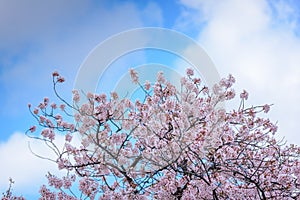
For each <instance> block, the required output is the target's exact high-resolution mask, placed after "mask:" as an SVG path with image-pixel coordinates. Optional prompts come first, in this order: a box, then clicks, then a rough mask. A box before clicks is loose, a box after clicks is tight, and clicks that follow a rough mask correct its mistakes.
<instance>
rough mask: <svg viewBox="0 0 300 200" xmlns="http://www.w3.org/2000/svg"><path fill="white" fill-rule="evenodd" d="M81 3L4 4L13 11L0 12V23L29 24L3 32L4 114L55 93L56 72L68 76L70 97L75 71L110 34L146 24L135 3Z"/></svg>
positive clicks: (17, 112) (23, 109) (0, 73)
mask: <svg viewBox="0 0 300 200" xmlns="http://www.w3.org/2000/svg"><path fill="white" fill-rule="evenodd" d="M80 2H81V1H80ZM80 2H75V3H71V2H69V4H72V5H70V7H68V2H67V3H60V1H54V2H52V3H49V4H51V5H49V6H48V7H47V4H45V5H44V4H43V3H39V2H38V1H37V2H35V1H28V2H26V5H24V6H23V5H21V4H19V6H17V5H18V4H17V3H16V2H15V1H12V2H10V3H2V2H1V3H0V9H4V8H6V9H7V10H9V11H10V12H5V13H1V12H0V19H1V22H0V25H3V27H6V26H9V24H11V23H12V24H14V23H13V22H12V20H17V19H18V20H20V21H18V20H17V22H16V23H17V24H15V25H13V26H18V24H23V23H25V25H24V26H25V27H26V28H24V29H25V30H23V29H20V30H19V31H16V32H14V31H12V30H11V31H9V30H6V32H3V33H2V32H1V33H2V34H0V39H1V41H7V45H8V46H7V47H8V48H5V52H4V53H5V54H6V56H4V58H3V60H1V59H2V58H1V53H0V65H2V66H1V67H2V69H1V70H0V83H1V86H2V87H3V88H4V89H5V90H4V91H2V94H3V97H5V98H2V99H0V103H1V104H2V105H4V106H3V109H1V111H0V114H3V115H4V114H5V115H6V114H8V115H20V113H25V112H27V111H26V105H27V103H28V102H29V101H30V102H32V103H33V104H36V103H38V102H39V100H40V99H41V98H43V96H45V95H47V96H50V97H52V94H53V92H52V89H51V87H52V83H51V72H52V71H54V70H58V71H60V72H61V74H62V75H64V76H65V77H66V80H67V82H66V84H64V86H63V87H64V88H65V89H64V93H65V96H66V97H70V94H71V93H70V91H71V89H72V87H73V81H74V79H75V77H76V72H77V70H78V69H79V66H80V64H81V63H82V62H83V60H84V59H85V57H86V56H87V55H88V53H89V52H90V51H91V50H92V49H93V48H94V47H95V46H96V45H98V44H99V43H100V42H102V41H103V40H105V39H106V38H107V37H110V36H111V35H113V34H116V33H119V32H120V31H124V30H127V29H131V28H137V27H140V26H142V24H143V22H142V21H141V19H140V14H141V13H140V11H139V10H137V8H136V6H135V5H134V4H133V3H120V4H112V5H111V6H106V5H105V4H99V5H90V4H89V3H80ZM15 4H16V5H15ZM24 4H25V3H24ZM73 4H74V5H73ZM36 5H37V6H36ZM150 8H151V6H150ZM150 8H149V9H150ZM146 10H147V9H146ZM13 11H14V12H13ZM52 12H54V13H56V14H55V15H54V14H53V13H52ZM141 12H142V11H141ZM12 13H14V14H12ZM40 14H41V16H40ZM27 15H28V16H27ZM53 15H54V16H53ZM39 18H40V19H39ZM44 18H47V20H46V19H45V20H43V19H44ZM155 19H156V18H155ZM157 19H159V17H157ZM22 26H23V25H22ZM48 30H49V32H48ZM27 32H28V33H27ZM17 41H20V42H17ZM20 43H21V44H23V45H20ZM24 44H26V45H24ZM1 45H2V43H1V44H0V52H1V47H3V46H1ZM3 45H4V44H3ZM117 47H118V46H117V44H116V46H115V48H117ZM24 49H25V50H24ZM5 60H6V61H5Z"/></svg>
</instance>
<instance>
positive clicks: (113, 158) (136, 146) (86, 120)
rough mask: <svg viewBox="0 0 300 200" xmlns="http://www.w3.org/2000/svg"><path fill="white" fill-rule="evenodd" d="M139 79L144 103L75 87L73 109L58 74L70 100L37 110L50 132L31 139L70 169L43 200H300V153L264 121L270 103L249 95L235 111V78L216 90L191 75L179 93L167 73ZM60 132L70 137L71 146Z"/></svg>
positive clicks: (189, 71)
mask: <svg viewBox="0 0 300 200" xmlns="http://www.w3.org/2000/svg"><path fill="white" fill-rule="evenodd" d="M130 74H131V77H132V80H133V82H134V83H136V84H139V85H140V86H141V87H142V89H143V91H144V92H145V95H144V97H141V99H136V100H131V99H128V98H123V99H120V98H119V97H118V94H117V93H115V92H112V93H111V95H110V96H109V97H108V96H107V95H106V94H92V93H87V94H86V95H81V94H80V92H79V91H76V90H74V91H73V92H72V93H73V102H71V103H68V102H66V101H65V100H64V99H63V98H62V97H61V96H60V95H59V94H58V93H57V91H56V86H57V84H59V83H62V82H64V78H63V77H61V76H60V75H59V73H57V72H54V73H53V83H54V88H55V93H56V95H57V96H58V97H59V99H61V101H62V104H61V105H60V106H58V105H57V104H55V103H52V104H50V103H49V99H48V98H45V99H44V100H43V101H42V102H41V103H40V104H39V105H38V106H37V108H31V105H30V106H29V107H30V111H31V113H32V115H33V116H34V117H35V118H36V120H37V122H38V125H39V127H42V128H43V130H41V132H40V135H39V136H35V135H33V133H29V132H35V131H36V130H37V127H36V126H33V127H31V128H30V129H29V132H28V133H27V134H28V136H29V137H33V138H35V139H37V140H41V141H43V142H45V143H46V144H47V145H48V147H49V148H51V149H52V150H53V151H54V152H55V153H56V155H57V160H55V162H56V163H57V165H58V168H59V169H61V170H65V171H66V176H64V177H62V178H59V177H57V176H55V175H52V174H50V173H49V174H48V175H47V178H48V180H49V183H48V186H45V185H43V186H42V187H41V189H40V194H41V199H53V198H57V199H84V198H90V199H96V198H98V199H121V198H122V199H149V198H152V199H291V198H294V199H296V198H300V161H299V153H300V148H299V147H297V146H295V145H291V146H287V145H285V144H284V143H281V142H280V141H277V140H276V139H275V137H274V134H275V133H276V131H277V126H276V124H273V123H272V122H271V121H270V120H269V119H268V118H263V117H262V115H263V114H264V113H267V112H268V111H269V110H270V105H268V104H266V105H262V106H251V107H246V106H245V101H246V100H247V99H248V92H247V91H245V90H244V91H243V92H242V93H241V94H240V96H239V97H240V100H241V104H240V105H239V106H238V107H237V108H236V109H234V110H230V111H228V110H226V109H225V108H224V107H223V106H222V105H223V103H224V102H226V101H229V100H231V99H233V98H235V91H234V89H233V84H234V83H235V79H234V77H233V76H232V75H229V76H228V77H227V78H224V79H222V80H221V81H220V82H219V83H218V84H216V85H215V86H214V87H213V88H208V87H207V86H205V85H203V83H202V81H201V79H200V78H198V77H194V71H193V70H192V69H187V74H186V76H185V77H182V78H181V86H180V88H176V87H175V86H174V85H173V84H172V83H170V82H168V81H167V79H166V78H165V77H164V75H163V73H162V72H159V73H158V75H157V81H156V82H155V83H153V84H151V83H150V82H148V81H146V82H145V83H144V84H141V83H140V82H139V79H138V74H137V72H135V71H134V70H133V69H131V70H130ZM84 100H85V101H84ZM82 102H83V103H82ZM59 108H60V111H59ZM67 109H69V110H70V111H68V110H67ZM70 117H72V119H73V121H72V122H69V121H68V119H70ZM57 132H61V133H63V134H65V144H64V146H63V148H62V149H59V148H58V147H57V145H56V143H55V139H56V137H55V135H56V134H57ZM75 135H80V137H81V143H80V144H79V145H76V144H73V143H72V139H73V137H74V136H75ZM74 183H76V184H74ZM76 185H77V186H78V188H77V189H75V190H74V187H76ZM49 188H51V189H49ZM74 191H79V193H78V192H74Z"/></svg>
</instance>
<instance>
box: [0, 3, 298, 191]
mask: <svg viewBox="0 0 300 200" xmlns="http://www.w3.org/2000/svg"><path fill="white" fill-rule="evenodd" d="M299 13H300V5H299V3H298V1H296V0H286V1H283V0H282V1H280V0H275V1H264V0H249V1H238V0H224V1H217V0H212V1H204V0H178V1H176V0H173V1H172V0H166V1H159V0H157V1H151V0H145V1H117V0H115V1H108V0H107V1H92V0H90V1H79V0H76V1H71V0H66V1H59V0H54V1H47V2H46V3H45V2H41V1H35V0H26V1H17V0H11V1H4V0H2V1H1V0H0V27H1V31H0V91H1V98H0V104H1V108H0V121H1V131H0V161H1V163H4V164H2V165H1V171H0V191H3V190H4V189H5V188H6V186H7V181H6V180H8V177H9V176H11V177H13V178H14V179H15V181H16V184H15V191H16V192H17V193H23V194H25V195H28V196H30V195H34V194H36V193H37V189H38V185H39V184H41V183H43V182H44V181H45V179H44V174H45V173H46V172H47V171H49V170H55V166H53V165H51V164H49V163H47V162H45V161H41V160H39V159H37V158H34V157H33V156H32V155H31V154H30V152H28V148H27V142H28V139H27V138H26V137H24V134H23V133H24V131H25V130H27V129H28V127H29V126H30V125H32V124H33V123H34V121H33V119H32V118H31V116H30V114H29V112H28V110H27V103H28V102H31V103H32V104H34V105H35V104H38V102H39V101H40V100H41V99H42V98H43V97H44V96H48V97H50V98H53V93H52V85H51V72H52V71H54V70H58V71H60V72H61V74H63V75H64V76H65V77H66V79H67V82H66V83H65V84H64V86H63V88H62V92H63V94H64V95H65V96H66V97H67V98H69V94H70V93H69V92H70V91H71V89H72V86H73V81H74V79H75V76H76V73H77V70H78V69H79V66H80V65H81V63H82V62H83V60H84V59H85V57H86V56H87V55H88V54H89V52H90V51H91V50H92V49H93V48H94V47H95V46H96V45H98V44H99V43H100V42H102V41H103V40H105V39H106V38H108V37H110V36H112V35H113V34H117V33H119V32H121V31H125V30H128V29H132V28H141V27H149V26H151V27H164V28H169V29H174V30H177V31H179V32H182V33H184V34H186V35H188V36H189V37H191V38H193V39H194V40H196V41H198V42H199V44H200V45H201V46H202V47H203V48H204V49H206V51H207V53H208V55H209V56H210V57H211V58H212V59H213V60H214V62H215V65H216V67H217V69H218V71H219V73H220V75H221V76H227V74H229V73H232V74H233V75H234V76H235V77H236V79H237V84H236V91H237V92H239V91H242V89H247V90H248V91H249V93H250V97H249V102H248V103H249V105H250V106H251V105H254V104H264V103H274V106H273V109H272V111H271V112H270V118H271V119H272V120H273V121H278V124H279V135H280V136H282V137H283V136H284V137H285V138H286V139H287V140H288V141H290V142H293V143H296V144H300V136H299V135H300V133H299V128H298V124H299V113H300V107H299V106H298V102H299V101H300V93H299V92H298V91H299V87H300V67H299V63H300V27H299V19H300V16H299ZM230 106H234V103H232V104H231V105H229V107H230ZM36 149H38V150H40V151H41V152H44V151H45V150H43V149H42V147H40V146H39V145H37V146H36ZM45 152H46V151H45ZM24 162H25V163H26V164H25V163H24ZM21 166H22V167H21ZM24 172H26V173H24ZM33 177H34V178H33Z"/></svg>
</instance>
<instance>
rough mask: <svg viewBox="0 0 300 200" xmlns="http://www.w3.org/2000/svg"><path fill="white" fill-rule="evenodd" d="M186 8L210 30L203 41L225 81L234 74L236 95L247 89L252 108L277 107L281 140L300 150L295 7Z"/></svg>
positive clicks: (187, 0)
mask: <svg viewBox="0 0 300 200" xmlns="http://www.w3.org/2000/svg"><path fill="white" fill-rule="evenodd" d="M182 3H183V4H184V5H186V6H187V7H189V8H190V9H193V10H194V14H193V16H194V17H195V16H202V17H203V19H205V25H204V24H203V23H202V22H201V23H198V24H197V25H198V26H199V27H201V30H199V37H198V41H199V42H200V44H202V45H203V46H204V47H205V49H207V52H208V54H209V55H210V56H211V57H212V58H213V60H214V62H215V63H216V66H217V68H218V71H219V72H220V74H221V76H223V77H224V76H226V75H227V74H229V73H232V74H233V75H234V76H235V77H236V78H237V84H236V89H237V92H240V91H241V90H242V89H243V88H246V89H248V91H249V92H250V100H249V101H248V102H249V104H250V106H251V105H252V104H264V103H274V104H275V105H274V107H273V110H272V111H271V113H270V118H271V119H272V120H273V121H277V120H278V124H279V134H280V136H285V137H286V139H287V140H288V141H289V142H292V143H297V144H300V136H299V134H298V132H299V131H298V130H297V125H298V124H299V117H298V114H299V112H300V107H299V106H298V102H299V101H300V93H298V92H297V91H298V90H299V88H300V79H299V77H300V68H299V63H300V57H299V55H300V39H299V37H297V36H296V34H295V28H296V24H295V21H296V20H297V19H295V16H296V11H295V10H293V9H292V7H291V5H289V4H287V3H286V2H284V1H278V2H277V1H276V2H273V3H272V6H271V5H270V4H269V3H267V2H266V1H238V0H227V1H213V3H212V2H211V1H210V2H209V3H207V1H193V0H184V1H182ZM184 19H185V20H189V19H188V18H184ZM191 19H193V17H192V18H191ZM190 24H191V23H190Z"/></svg>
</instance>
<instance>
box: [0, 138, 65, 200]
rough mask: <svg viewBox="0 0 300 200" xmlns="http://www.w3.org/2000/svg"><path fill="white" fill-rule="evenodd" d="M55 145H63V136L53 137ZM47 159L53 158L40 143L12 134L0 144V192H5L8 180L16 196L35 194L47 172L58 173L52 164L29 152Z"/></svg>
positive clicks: (51, 153)
mask: <svg viewBox="0 0 300 200" xmlns="http://www.w3.org/2000/svg"><path fill="white" fill-rule="evenodd" d="M56 140H57V141H58V146H60V147H62V146H63V141H64V136H62V135H59V134H57V135H56ZM29 143H30V146H31V148H32V150H33V151H34V152H35V153H37V154H39V155H43V156H45V157H48V158H52V159H55V155H54V153H53V152H52V151H51V150H50V149H49V148H47V147H46V145H45V144H44V143H43V142H37V141H34V140H31V139H29V138H28V137H27V136H25V134H24V133H20V132H16V133H14V134H12V135H11V137H10V138H9V140H8V141H7V142H5V143H0V160H1V171H0V177H1V179H0V192H4V191H6V189H8V180H9V178H10V177H11V178H12V179H13V180H14V181H15V184H14V186H13V190H14V192H16V194H20V195H24V196H27V195H33V194H37V193H38V190H39V187H40V185H42V184H44V183H46V178H45V175H46V174H47V173H48V171H51V172H52V173H56V174H60V173H61V172H59V171H58V169H57V166H56V164H55V163H53V162H50V161H48V160H42V159H40V158H38V157H36V156H35V155H34V154H33V153H32V152H31V151H30V149H29V146H28V145H29Z"/></svg>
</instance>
